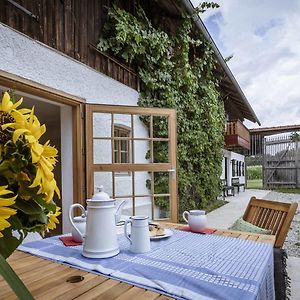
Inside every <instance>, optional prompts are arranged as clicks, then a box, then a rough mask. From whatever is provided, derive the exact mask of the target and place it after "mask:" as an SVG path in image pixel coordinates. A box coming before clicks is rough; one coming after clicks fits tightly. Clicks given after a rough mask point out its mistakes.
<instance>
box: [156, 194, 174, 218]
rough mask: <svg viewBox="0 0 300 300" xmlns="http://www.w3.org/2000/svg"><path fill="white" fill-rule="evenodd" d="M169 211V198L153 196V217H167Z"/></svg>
mask: <svg viewBox="0 0 300 300" xmlns="http://www.w3.org/2000/svg"><path fill="white" fill-rule="evenodd" d="M170 217H171V213H170V198H169V197H166V196H164V197H155V198H154V219H169V218H170Z"/></svg>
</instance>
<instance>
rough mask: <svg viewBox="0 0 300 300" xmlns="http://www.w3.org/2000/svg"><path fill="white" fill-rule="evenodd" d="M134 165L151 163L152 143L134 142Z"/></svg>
mask: <svg viewBox="0 0 300 300" xmlns="http://www.w3.org/2000/svg"><path fill="white" fill-rule="evenodd" d="M134 163H137V164H147V163H150V143H149V142H148V141H134Z"/></svg>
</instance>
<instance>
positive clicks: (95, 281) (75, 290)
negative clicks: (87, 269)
mask: <svg viewBox="0 0 300 300" xmlns="http://www.w3.org/2000/svg"><path fill="white" fill-rule="evenodd" d="M84 277H85V279H86V276H85V275H84ZM105 280H108V278H106V277H103V276H99V275H96V277H93V278H92V279H90V280H88V281H85V282H84V284H83V285H80V286H79V285H77V283H75V284H72V289H71V290H68V292H67V293H62V294H60V295H58V296H56V297H55V299H56V300H72V299H75V298H76V297H78V296H81V295H84V294H85V293H86V292H88V291H89V290H91V289H93V288H95V287H96V286H98V285H100V284H102V283H103V282H104V281H105Z"/></svg>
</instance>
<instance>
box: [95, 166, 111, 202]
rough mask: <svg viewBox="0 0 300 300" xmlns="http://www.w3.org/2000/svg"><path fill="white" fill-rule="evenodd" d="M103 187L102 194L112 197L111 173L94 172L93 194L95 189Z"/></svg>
mask: <svg viewBox="0 0 300 300" xmlns="http://www.w3.org/2000/svg"><path fill="white" fill-rule="evenodd" d="M101 185H102V186H103V189H104V192H105V193H107V194H108V195H109V196H110V197H112V194H113V193H112V173H111V172H95V173H94V193H96V192H97V188H98V187H100V186H101Z"/></svg>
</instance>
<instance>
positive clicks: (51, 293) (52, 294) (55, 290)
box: [35, 273, 105, 300]
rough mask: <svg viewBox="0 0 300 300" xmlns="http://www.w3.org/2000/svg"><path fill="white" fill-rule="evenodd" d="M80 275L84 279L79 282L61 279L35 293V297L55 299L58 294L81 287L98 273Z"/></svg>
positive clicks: (48, 299) (46, 299)
mask: <svg viewBox="0 0 300 300" xmlns="http://www.w3.org/2000/svg"><path fill="white" fill-rule="evenodd" d="M82 275H83V277H84V279H83V280H82V281H80V282H77V283H71V282H66V281H63V280H62V281H61V282H60V283H58V284H57V285H55V286H52V287H50V288H49V289H45V290H41V291H40V292H39V293H36V294H35V297H36V298H40V299H43V300H50V299H57V297H58V296H60V295H67V294H68V293H69V291H71V290H73V289H77V288H80V287H83V286H85V285H86V284H87V283H88V282H89V281H90V280H92V279H95V278H96V277H98V275H96V274H92V273H83V274H82ZM102 279H103V280H105V279H104V278H102ZM99 284H100V282H99ZM76 292H77V293H78V291H76ZM77 295H78V294H77Z"/></svg>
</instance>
